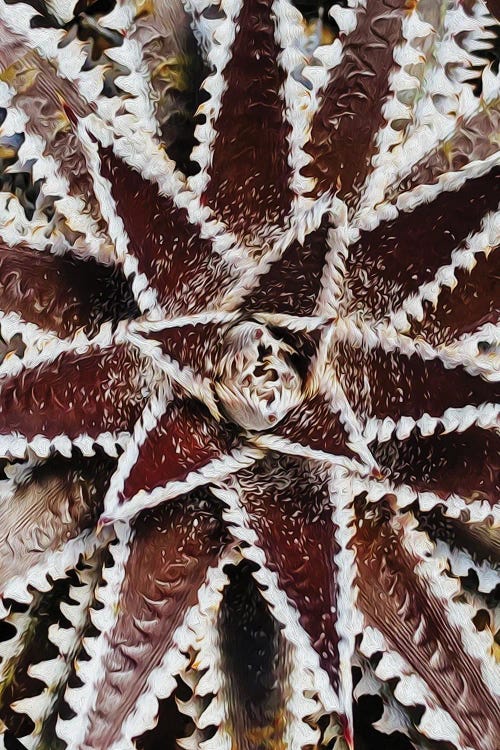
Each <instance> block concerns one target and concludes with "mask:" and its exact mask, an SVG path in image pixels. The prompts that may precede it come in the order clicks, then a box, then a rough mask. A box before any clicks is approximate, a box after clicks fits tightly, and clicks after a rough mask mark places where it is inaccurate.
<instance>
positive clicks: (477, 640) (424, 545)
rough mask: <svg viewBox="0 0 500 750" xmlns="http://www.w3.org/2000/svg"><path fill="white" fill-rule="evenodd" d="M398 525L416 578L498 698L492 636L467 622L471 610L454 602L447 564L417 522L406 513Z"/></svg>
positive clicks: (455, 589) (499, 676) (456, 590)
mask: <svg viewBox="0 0 500 750" xmlns="http://www.w3.org/2000/svg"><path fill="white" fill-rule="evenodd" d="M394 523H395V524H397V525H398V526H399V525H400V526H401V529H402V531H403V543H404V545H405V547H406V549H407V550H408V551H409V552H410V553H412V554H414V555H417V556H418V557H419V558H420V561H419V562H418V564H417V565H416V567H415V573H416V574H417V577H419V578H421V579H423V580H424V581H425V582H426V584H427V585H428V586H429V589H430V591H431V592H432V594H433V595H434V596H435V597H436V598H438V599H439V600H440V601H441V602H442V605H443V612H444V614H445V616H446V617H448V618H449V621H450V623H451V624H452V625H453V627H455V628H456V629H457V630H458V631H459V632H460V636H461V639H462V643H463V647H464V650H465V652H466V653H467V654H469V655H470V656H471V657H473V658H474V659H477V660H478V662H480V668H481V673H482V677H483V680H484V682H485V683H486V685H487V686H488V687H489V688H490V690H491V691H492V694H493V695H497V696H498V695H500V667H499V665H498V664H497V663H496V662H495V659H494V658H493V657H492V645H493V639H492V636H491V635H490V634H489V633H487V632H486V631H483V632H478V631H477V630H476V629H475V628H474V627H473V625H472V623H471V608H470V607H469V606H468V605H467V604H463V603H460V602H459V601H457V600H458V597H459V594H460V586H459V583H458V581H457V580H456V579H453V578H450V577H449V576H448V575H447V564H446V562H445V561H444V560H443V559H440V558H438V557H436V556H434V555H433V554H432V548H433V545H432V542H431V541H430V540H429V537H428V536H427V534H425V533H424V532H421V531H417V527H418V522H417V521H416V519H415V518H414V517H413V514H411V513H407V514H406V515H403V516H400V517H399V518H397V519H396V520H395V521H394Z"/></svg>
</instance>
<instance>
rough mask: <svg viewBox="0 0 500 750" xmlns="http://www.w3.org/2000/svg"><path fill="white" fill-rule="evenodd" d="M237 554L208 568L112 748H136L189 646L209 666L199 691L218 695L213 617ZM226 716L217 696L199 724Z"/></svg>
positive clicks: (216, 721) (170, 688)
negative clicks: (192, 603) (194, 600)
mask: <svg viewBox="0 0 500 750" xmlns="http://www.w3.org/2000/svg"><path fill="white" fill-rule="evenodd" d="M238 557H239V554H238V553H232V552H229V553H228V554H227V555H225V556H222V557H221V559H220V561H219V564H218V565H217V566H216V567H214V568H211V569H209V570H208V571H207V575H206V581H205V583H204V584H202V586H201V588H200V589H199V591H198V603H197V604H196V605H195V606H193V607H191V609H190V610H189V611H188V612H187V614H186V616H185V618H184V620H183V622H182V624H181V625H180V626H179V627H178V628H177V630H176V631H175V633H174V634H173V644H174V645H173V646H172V647H171V648H170V649H168V650H167V651H166V653H165V654H164V655H163V657H162V660H161V663H160V665H159V666H158V667H156V668H155V669H154V670H153V671H152V672H151V673H150V675H149V677H148V681H147V685H146V688H145V690H144V692H143V693H142V695H141V697H140V698H139V701H138V702H137V704H136V706H135V707H134V710H133V712H132V713H131V714H130V715H129V716H128V717H127V718H126V719H125V722H124V723H123V726H122V733H121V736H120V738H119V739H118V740H117V741H116V742H115V743H114V744H113V745H112V746H111V747H110V748H109V750H133V748H134V747H135V744H134V743H133V741H132V738H133V737H137V736H138V735H141V734H143V733H144V732H145V731H146V730H148V729H151V728H152V727H154V726H155V723H156V722H155V716H156V714H157V711H158V701H159V700H162V699H165V698H168V697H169V695H171V693H172V692H173V691H174V690H175V688H176V685H177V683H176V680H175V677H176V676H177V675H179V674H180V675H182V674H183V673H184V672H185V671H186V668H187V666H188V661H187V657H186V652H188V651H189V650H190V649H196V650H197V651H199V657H198V661H199V669H204V668H208V671H207V672H206V674H205V675H204V676H203V677H202V678H201V680H200V682H201V683H202V684H201V686H200V683H198V685H197V688H196V689H197V692H198V693H199V694H200V695H202V694H203V693H214V694H215V695H217V693H218V692H219V690H220V680H221V678H220V672H219V669H218V668H217V663H215V664H213V658H214V653H215V654H217V644H216V642H215V640H214V639H215V637H216V630H215V628H214V626H213V619H214V616H215V615H216V613H217V609H218V607H219V606H220V602H221V600H222V594H223V590H224V587H225V586H226V585H227V576H226V574H225V573H224V570H223V569H224V567H225V566H226V565H228V564H231V563H233V564H234V563H235V562H236V561H237V560H238ZM205 639H206V642H205ZM216 658H217V657H216ZM209 665H210V666H209ZM223 719H224V706H223V705H222V704H221V703H220V702H219V701H217V699H215V700H213V701H212V702H211V703H210V704H209V706H208V707H207V709H206V711H205V712H204V714H201V716H199V717H197V725H198V726H199V728H200V729H203V728H204V726H209V725H211V724H215V725H216V726H218V725H219V724H220V723H221V722H222V721H223ZM202 747H203V746H202Z"/></svg>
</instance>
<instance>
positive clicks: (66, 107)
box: [56, 92, 78, 127]
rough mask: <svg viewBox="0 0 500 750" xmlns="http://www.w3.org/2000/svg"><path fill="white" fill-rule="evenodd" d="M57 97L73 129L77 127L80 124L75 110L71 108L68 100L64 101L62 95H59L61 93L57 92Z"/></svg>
mask: <svg viewBox="0 0 500 750" xmlns="http://www.w3.org/2000/svg"><path fill="white" fill-rule="evenodd" d="M56 96H57V98H58V100H59V104H60V105H61V107H62V108H63V111H64V114H65V115H66V117H67V118H68V120H69V121H70V123H71V125H72V126H73V127H76V126H77V124H78V117H77V115H76V113H75V111H74V109H72V108H71V107H70V105H69V104H68V102H67V101H66V99H64V97H63V96H61V94H59V92H56Z"/></svg>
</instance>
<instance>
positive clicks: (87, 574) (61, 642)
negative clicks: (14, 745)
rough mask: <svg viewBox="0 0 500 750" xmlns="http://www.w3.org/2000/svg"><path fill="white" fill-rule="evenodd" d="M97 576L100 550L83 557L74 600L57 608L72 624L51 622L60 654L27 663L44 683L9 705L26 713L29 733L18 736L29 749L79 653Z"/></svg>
mask: <svg viewBox="0 0 500 750" xmlns="http://www.w3.org/2000/svg"><path fill="white" fill-rule="evenodd" d="M99 575H100V564H99V552H96V553H95V556H94V557H93V558H92V557H89V558H87V559H86V560H85V564H84V566H83V569H80V570H79V569H76V576H77V578H78V585H77V586H74V585H72V586H70V588H69V598H70V600H71V601H72V602H73V603H71V604H69V603H67V602H64V601H63V602H61V604H60V610H61V612H62V614H63V615H64V617H66V618H67V619H68V620H69V622H70V623H71V627H69V628H62V627H60V626H59V625H56V624H54V625H51V626H50V628H49V640H50V641H51V642H52V643H53V644H54V645H55V646H57V648H58V650H59V654H58V655H57V656H56V657H54V658H52V659H49V660H45V661H41V662H37V663H34V664H32V665H30V667H29V668H28V675H29V677H31V678H32V679H34V680H38V681H39V682H41V683H43V684H44V685H45V688H44V689H43V692H41V693H40V694H39V695H36V696H33V697H28V698H23V699H21V700H19V701H16V702H15V703H13V704H12V709H13V710H14V711H16V713H21V714H26V715H27V716H29V718H30V719H31V720H32V721H33V723H34V729H33V731H32V732H31V734H30V735H25V736H24V737H22V738H20V739H21V742H22V743H23V744H24V745H25V746H26V748H28V750H36V748H37V747H38V745H39V742H40V734H41V732H42V730H43V726H44V722H45V721H46V720H47V719H48V718H49V716H50V715H51V713H52V712H53V711H54V710H57V707H58V699H59V697H60V693H61V690H63V689H64V686H65V683H66V681H67V679H68V677H69V674H70V671H71V664H72V661H73V659H74V658H75V657H76V655H77V654H78V652H79V650H80V647H81V642H82V637H83V635H84V633H85V629H86V627H87V626H88V622H89V608H90V607H91V606H92V604H93V597H94V591H95V587H96V585H97V582H98V578H99Z"/></svg>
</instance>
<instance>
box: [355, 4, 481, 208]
mask: <svg viewBox="0 0 500 750" xmlns="http://www.w3.org/2000/svg"><path fill="white" fill-rule="evenodd" d="M436 5H437V3H436ZM442 5H446V6H447V8H446V12H444V13H442V11H441V9H439V11H437V8H432V6H431V5H429V8H430V9H431V10H432V12H433V14H437V15H438V28H433V27H432V24H431V23H429V22H427V21H426V20H425V15H424V17H421V15H420V14H421V10H420V8H419V7H418V6H417V8H416V9H415V11H414V12H413V13H412V14H411V16H409V17H408V18H407V19H406V22H405V27H404V32H405V36H406V34H409V44H408V45H405V46H403V47H402V49H401V51H399V50H397V51H396V53H395V57H396V58H397V57H398V56H399V55H401V62H402V63H403V65H404V64H409V63H410V64H411V63H413V65H414V66H415V67H416V68H417V69H418V68H420V69H422V65H421V63H422V57H423V59H424V66H423V70H422V73H421V76H422V77H421V78H420V80H418V79H415V74H414V73H413V74H412V76H411V80H410V81H408V80H405V79H404V73H403V72H401V74H400V75H401V79H403V81H404V83H405V87H404V89H403V91H404V90H410V92H411V90H412V89H414V88H417V92H418V93H415V96H414V102H415V104H414V105H413V107H408V108H405V109H406V111H405V112H404V117H403V119H407V118H409V117H410V121H411V127H410V128H405V129H403V130H402V133H405V136H404V137H403V136H401V137H400V140H401V142H400V143H398V141H397V140H395V136H394V134H393V130H394V129H392V128H391V126H390V121H389V123H388V126H387V127H386V128H385V129H382V131H381V132H380V134H379V138H380V142H379V149H378V151H379V155H377V156H376V157H375V158H374V160H373V166H374V171H373V172H372V174H371V175H370V176H369V178H368V180H367V182H366V185H365V188H364V193H363V197H362V199H361V202H360V205H359V208H358V211H357V215H358V216H359V217H363V216H364V214H365V213H368V214H370V213H371V211H372V209H373V207H374V206H376V205H377V204H380V203H381V201H382V200H383V199H384V197H385V194H386V191H387V189H388V188H389V187H390V185H391V184H393V183H394V182H395V181H396V180H397V179H402V178H403V177H405V176H406V175H407V174H408V173H409V172H410V171H411V169H412V167H413V166H414V165H415V164H416V163H417V162H418V161H420V160H421V159H422V158H423V157H424V156H426V155H427V154H429V153H430V152H431V151H432V150H433V149H434V148H435V147H436V146H437V145H438V144H439V143H440V142H442V141H443V140H445V139H446V138H447V137H448V136H449V135H450V133H451V132H452V130H453V128H454V127H455V126H456V121H457V118H465V117H467V116H469V115H471V114H472V113H473V112H475V111H477V109H478V104H477V98H476V97H475V96H474V94H473V91H472V86H471V84H470V83H468V82H467V79H468V78H470V77H472V75H473V74H472V73H471V72H470V68H471V67H472V66H474V65H480V64H482V65H484V66H485V67H486V63H485V62H483V61H482V60H481V58H480V57H478V56H477V55H474V54H473V52H472V50H474V51H476V50H475V49H474V47H475V46H476V47H478V48H479V49H484V48H485V47H486V48H487V45H488V42H489V39H491V38H492V37H493V35H492V34H491V32H489V27H490V26H492V25H493V24H494V22H495V21H494V19H493V18H492V17H491V16H489V15H488V14H486V13H484V11H483V12H481V5H480V3H477V4H476V5H475V8H474V12H475V16H473V17H472V16H468V15H467V14H466V13H465V11H464V9H463V8H462V7H461V5H459V4H457V3H455V2H453V0H445V2H444V3H442ZM440 11H441V12H440ZM458 32H459V33H460V34H461V35H463V37H462V38H463V39H464V41H462V42H461V43H460V44H459V43H457V33H458ZM485 32H486V33H485ZM413 35H415V36H419V37H426V36H428V37H429V38H431V39H432V38H433V37H434V39H433V44H432V45H431V46H430V47H429V48H428V51H427V54H425V53H424V54H422V53H420V55H418V59H413V60H412V59H411V58H412V57H413V54H416V55H417V54H418V53H417V51H416V50H415V49H414V47H413V45H412V43H411V38H412V36H413ZM485 36H486V40H487V41H486V45H485V47H482V46H480V45H477V43H476V44H475V39H483V40H484V38H485ZM407 38H408V37H407ZM467 38H469V42H468V43H467ZM483 44H484V42H483ZM467 46H469V47H470V48H471V51H469V50H468V49H467ZM414 69H415V68H414ZM414 69H413V70H414ZM448 69H450V70H452V71H453V75H454V76H455V80H453V79H452V77H451V76H450V75H448V74H447V73H445V70H448ZM403 81H401V83H403ZM399 82H400V79H399V77H398V75H397V74H396V76H395V78H394V81H393V83H394V84H395V86H398V84H399ZM396 91H397V89H396ZM395 98H396V100H397V93H396V97H395ZM436 103H438V104H436ZM393 107H394V108H396V105H395V104H394V105H393V104H392V101H390V102H389V103H388V104H387V108H386V110H385V113H386V114H387V115H389V116H390V114H391V113H392V112H391V110H392V108H393ZM408 110H409V111H408Z"/></svg>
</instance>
